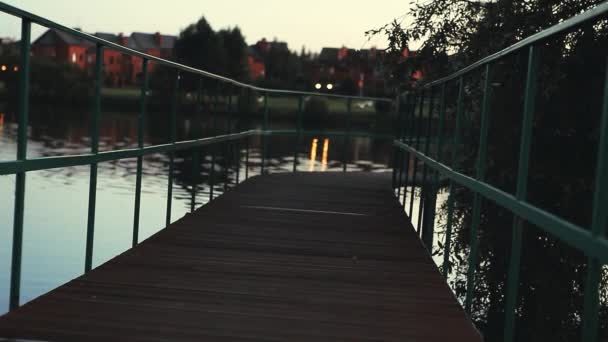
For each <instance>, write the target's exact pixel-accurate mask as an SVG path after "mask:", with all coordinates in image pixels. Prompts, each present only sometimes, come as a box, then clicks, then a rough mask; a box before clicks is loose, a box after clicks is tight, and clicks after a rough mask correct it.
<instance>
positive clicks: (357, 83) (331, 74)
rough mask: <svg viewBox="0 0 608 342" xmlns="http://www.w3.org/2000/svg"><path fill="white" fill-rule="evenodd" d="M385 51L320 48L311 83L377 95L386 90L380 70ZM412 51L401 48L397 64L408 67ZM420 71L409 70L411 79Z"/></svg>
mask: <svg viewBox="0 0 608 342" xmlns="http://www.w3.org/2000/svg"><path fill="white" fill-rule="evenodd" d="M385 55H386V53H385V51H383V50H377V49H375V48H371V49H361V50H355V49H349V48H347V47H341V48H323V49H322V50H321V53H320V54H319V58H318V64H317V67H316V70H314V71H313V78H312V80H313V83H314V84H315V86H316V87H317V88H318V89H317V90H323V91H337V92H341V93H351V94H354V93H358V94H366V95H381V94H383V93H384V92H385V91H386V90H387V89H386V75H385V72H384V70H383V68H384V67H383V60H384V58H385ZM415 55H416V52H415V51H405V52H404V54H403V58H402V59H401V61H400V65H402V66H403V67H404V68H405V67H408V63H409V59H410V58H412V57H414V56H415ZM422 77H423V72H422V71H421V70H413V71H412V74H411V78H412V79H414V80H420V79H422Z"/></svg>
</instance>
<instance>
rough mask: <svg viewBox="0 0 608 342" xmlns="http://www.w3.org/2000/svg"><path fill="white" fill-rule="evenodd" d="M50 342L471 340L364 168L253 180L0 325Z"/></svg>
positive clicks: (421, 252) (405, 226) (383, 191)
mask: <svg viewBox="0 0 608 342" xmlns="http://www.w3.org/2000/svg"><path fill="white" fill-rule="evenodd" d="M0 336H1V337H6V338H22V339H35V340H53V341H82V340H86V341H200V340H220V341H221V340H226V341H241V340H242V341H251V340H256V341H257V340H259V341H447V340H450V341H481V337H480V335H479V333H478V332H477V331H476V330H475V328H474V327H473V325H472V324H471V322H470V321H469V320H468V319H467V317H466V316H465V314H464V311H463V310H462V309H461V307H460V305H459V304H458V303H457V301H456V299H455V298H454V296H453V295H452V292H451V291H450V289H449V288H448V286H447V285H446V283H445V281H444V279H443V278H442V277H441V275H440V274H439V272H438V270H437V267H436V266H435V264H434V263H433V261H432V260H431V257H430V256H429V254H428V253H427V251H426V249H425V248H424V247H423V246H422V244H421V242H420V240H419V239H418V237H417V236H416V233H415V231H414V229H413V228H412V226H411V224H410V223H409V221H408V219H407V217H406V216H405V215H404V213H403V211H402V210H401V208H400V206H399V205H398V203H397V201H396V199H395V197H394V195H393V194H392V192H391V189H390V177H389V176H386V174H371V173H347V174H343V173H318V174H317V173H297V174H276V175H267V176H262V177H254V178H251V179H249V180H248V181H246V182H244V183H242V184H241V185H239V186H238V187H237V188H235V189H234V190H231V191H229V192H227V193H226V194H225V195H223V196H222V197H220V198H218V199H217V200H215V201H213V202H212V203H210V204H208V205H206V206H204V207H202V208H201V209H199V210H197V211H196V212H195V213H193V214H191V215H187V216H185V217H184V218H182V219H180V220H178V221H177V222H175V223H173V224H172V225H170V226H169V227H167V228H166V229H164V230H162V231H160V232H159V233H157V234H155V235H154V236H152V237H150V238H149V239H147V240H146V241H144V242H143V243H141V244H140V245H139V246H137V247H136V248H134V249H131V250H129V251H127V252H125V253H123V254H121V255H119V256H117V257H116V258H114V259H112V260H110V261H108V262H107V263H105V264H103V265H101V266H99V267H98V268H96V269H95V270H93V271H92V272H90V273H89V274H87V275H83V276H81V277H79V278H76V279H74V280H72V281H70V282H68V283H67V284H65V285H63V286H61V287H59V288H57V289H55V290H53V291H51V292H49V293H47V294H45V295H43V296H41V297H39V298H37V299H35V300H33V301H31V302H29V303H27V304H25V305H24V306H22V307H21V308H19V309H17V310H15V311H13V312H10V313H8V314H7V315H5V316H3V317H0Z"/></svg>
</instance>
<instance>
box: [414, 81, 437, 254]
mask: <svg viewBox="0 0 608 342" xmlns="http://www.w3.org/2000/svg"><path fill="white" fill-rule="evenodd" d="M429 91H430V96H429V109H428V118H427V121H428V123H427V128H426V141H425V143H424V154H425V155H427V156H429V155H430V151H429V150H430V148H431V133H432V129H433V109H434V104H435V92H436V91H435V89H434V88H431V89H430V90H429ZM428 172H431V173H432V172H433V170H432V169H430V170H429V168H428V167H427V166H426V163H425V164H424V168H423V171H422V175H423V176H422V184H423V187H422V189H423V190H422V194H423V196H421V198H422V199H424V201H423V202H422V211H421V212H420V213H419V214H418V215H419V216H422V226H421V228H420V230H422V241H423V242H424V243H425V244H426V246H427V248H428V250H429V252H430V253H432V252H433V234H434V229H435V206H436V199H437V193H436V189H435V186H434V184H430V183H432V182H430V181H429V182H428V183H427V173H428Z"/></svg>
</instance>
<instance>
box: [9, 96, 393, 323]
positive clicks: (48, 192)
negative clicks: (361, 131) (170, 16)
mask: <svg viewBox="0 0 608 342" xmlns="http://www.w3.org/2000/svg"><path fill="white" fill-rule="evenodd" d="M0 108H2V107H0ZM87 117H88V114H87V113H86V112H78V111H73V110H70V111H65V110H57V109H53V110H46V109H45V110H39V109H33V110H32V111H31V114H30V120H29V139H28V152H27V156H28V158H36V157H43V156H55V155H70V154H81V153H88V152H89V149H90V147H89V143H90V139H89V136H88V127H89V124H88V119H87ZM218 120H220V124H221V123H222V119H221V118H218ZM294 121H295V120H290V119H289V118H284V119H282V121H280V120H279V121H276V122H273V126H272V128H275V129H278V128H293V127H294ZM192 122H193V120H192V119H191V118H188V117H185V116H184V117H179V121H178V132H179V134H178V139H183V138H185V137H186V136H188V134H189V130H191V126H192ZM164 123H165V119H164V117H162V116H158V115H156V116H151V117H150V119H149V120H148V123H147V126H146V133H145V143H146V145H152V144H158V143H164V142H166V141H167V134H166V132H165V131H164V128H165V127H166V126H165V125H164ZM243 126H247V127H243ZM234 127H235V129H234V130H241V129H243V128H246V129H250V128H261V125H260V123H259V122H258V121H256V120H248V122H247V124H246V125H245V124H243V125H241V124H239V123H238V122H237V123H235V124H234ZM100 131H101V138H100V141H101V142H100V150H102V151H103V150H114V149H122V148H128V147H135V146H136V142H137V116H136V114H134V113H121V112H104V113H103V120H102V125H101V129H100ZM16 137H17V124H16V116H15V113H14V111H10V110H6V109H4V110H1V109H0V161H7V160H14V159H15V156H16V149H17V146H16ZM259 146H260V139H259V137H254V138H252V139H251V140H250V148H251V149H250V157H249V159H250V168H249V170H245V165H244V161H245V149H244V146H242V145H241V146H240V147H241V150H240V152H241V153H240V163H239V164H240V170H239V175H240V180H242V179H243V178H244V175H245V173H246V171H247V173H248V174H249V176H253V175H256V174H259V172H260V158H259V156H260V153H259ZM293 150H294V138H293V137H285V136H283V137H279V136H277V137H270V138H268V159H267V165H268V170H269V172H271V173H273V172H291V170H292V166H293V161H294V152H293ZM226 151H227V150H226ZM237 151H238V149H237V147H236V146H233V150H232V152H233V154H232V155H236V154H237ZM391 151H392V149H391V145H390V141H386V140H380V139H370V138H353V139H351V140H350V141H349V143H348V145H347V160H348V170H349V171H355V170H360V171H378V172H382V171H390V169H389V164H390V160H391ZM342 155H343V145H342V138H337V139H334V138H332V137H328V136H323V135H319V136H307V137H303V138H302V140H301V144H300V146H299V153H298V161H299V163H298V165H297V169H298V171H306V172H308V171H341V170H342V161H341V160H342ZM210 161H211V157H210V156H209V155H208V154H206V155H205V158H204V159H203V162H202V165H201V167H202V169H203V172H202V173H203V177H201V178H200V179H201V181H202V183H200V184H197V186H196V189H197V190H196V191H197V206H200V205H203V204H205V203H206V202H207V200H208V198H209V187H208V185H207V183H206V181H207V178H206V177H205V176H204V174H205V172H208V170H209V168H210V166H211V165H210V164H211V163H210ZM216 161H217V162H218V163H221V161H222V158H221V155H220V154H218V156H217V159H216ZM234 165H235V164H234ZM188 168H189V167H188V161H187V158H180V156H178V157H177V158H176V178H175V182H174V187H173V210H172V220H176V219H178V218H180V217H182V216H183V215H184V214H185V213H187V212H188V211H189V209H190V197H191V189H192V188H191V185H190V183H191V181H190V179H191V178H190V177H188V176H187V172H185V171H184V170H186V169H188ZM216 168H217V169H216V172H217V174H218V176H217V177H216V179H218V180H223V179H224V178H222V176H221V174H220V172H221V170H220V169H219V168H218V166H217V165H216ZM135 170H136V160H135V159H125V160H120V161H114V162H106V163H101V164H99V171H98V190H97V210H96V222H95V240H94V252H93V266H94V267H95V266H98V265H100V264H102V263H103V262H105V261H107V260H109V259H110V258H112V257H114V256H115V255H117V254H119V253H121V252H123V251H125V250H126V249H128V248H130V244H131V238H132V229H133V228H132V224H133V205H134V204H133V202H134V196H135V195H134V193H135V191H134V190H135V178H136V177H135ZM143 170H144V173H143V182H142V184H143V185H142V197H141V218H140V241H143V240H144V239H146V238H147V237H149V236H150V235H152V234H154V233H155V232H157V231H158V230H160V229H162V228H163V227H164V222H165V210H166V201H167V198H166V196H167V174H168V157H167V156H166V155H151V156H147V157H145V158H144V166H143ZM205 170H207V171H205ZM235 177H236V174H235V172H232V174H230V175H229V177H228V178H227V179H228V180H229V182H231V183H232V184H231V186H233V184H234V182H235V181H236V179H235ZM88 189H89V166H77V167H66V168H59V169H52V170H43V171H34V172H28V173H27V179H26V194H25V196H26V197H25V219H24V220H25V222H24V238H23V259H22V279H21V300H20V302H21V303H25V302H27V301H29V300H31V299H33V298H35V297H37V296H39V295H41V294H43V293H45V292H48V291H49V290H51V289H53V288H55V287H57V286H59V285H61V284H63V283H65V282H67V281H69V280H70V279H73V278H75V277H77V276H79V275H81V274H82V272H83V269H84V253H85V239H86V225H87V208H88ZM223 190H224V184H223V182H220V183H219V184H217V185H216V186H215V187H214V194H215V196H217V195H220V194H221V193H222V192H223ZM14 191H15V176H13V175H11V176H0V195H1V196H0V314H1V313H4V312H6V311H7V310H8V297H9V285H10V262H11V248H12V247H11V245H12V230H13V210H14Z"/></svg>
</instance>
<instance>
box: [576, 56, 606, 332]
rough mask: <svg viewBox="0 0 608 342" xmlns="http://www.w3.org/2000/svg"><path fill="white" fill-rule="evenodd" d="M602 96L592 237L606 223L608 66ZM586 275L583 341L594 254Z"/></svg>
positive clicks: (592, 311)
mask: <svg viewBox="0 0 608 342" xmlns="http://www.w3.org/2000/svg"><path fill="white" fill-rule="evenodd" d="M605 73H606V77H605V80H604V97H603V105H602V116H601V123H600V140H599V146H598V152H597V165H596V168H595V187H594V188H595V191H594V193H593V211H592V217H591V234H592V235H593V237H594V238H596V239H598V238H604V235H605V234H606V225H608V211H606V209H605V205H606V203H608V68H607V70H606V71H605ZM588 265H589V266H588V268H587V279H586V281H585V307H584V311H583V333H582V341H597V335H598V309H599V298H598V296H599V284H600V281H601V268H602V264H601V263H600V261H599V260H598V259H597V258H593V257H589V261H588Z"/></svg>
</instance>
